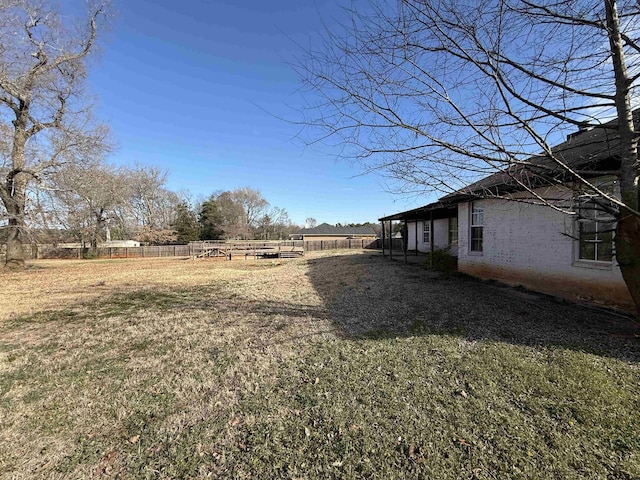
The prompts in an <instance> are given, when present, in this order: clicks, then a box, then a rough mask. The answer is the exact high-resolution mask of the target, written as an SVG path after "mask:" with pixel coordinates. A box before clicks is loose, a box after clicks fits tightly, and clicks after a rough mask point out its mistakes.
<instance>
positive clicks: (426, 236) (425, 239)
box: [422, 220, 431, 244]
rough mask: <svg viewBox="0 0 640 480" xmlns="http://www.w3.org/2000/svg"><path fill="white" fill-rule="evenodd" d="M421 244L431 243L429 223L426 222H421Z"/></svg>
mask: <svg viewBox="0 0 640 480" xmlns="http://www.w3.org/2000/svg"><path fill="white" fill-rule="evenodd" d="M422 243H428V244H430V243H431V223H430V222H428V221H426V220H425V221H424V222H422Z"/></svg>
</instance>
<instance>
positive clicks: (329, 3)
mask: <svg viewBox="0 0 640 480" xmlns="http://www.w3.org/2000/svg"><path fill="white" fill-rule="evenodd" d="M115 6H116V9H117V17H116V18H115V20H114V21H113V27H112V29H111V31H110V33H109V34H108V35H107V37H106V39H105V41H104V42H103V47H102V54H101V58H100V60H99V62H97V63H96V64H95V65H94V66H93V67H92V69H91V75H90V78H89V82H90V89H91V91H92V92H94V93H95V94H97V96H98V99H99V100H98V109H97V114H98V116H99V118H101V119H102V120H104V121H107V122H108V123H109V124H110V126H111V129H112V132H113V136H114V139H115V141H116V143H117V145H118V149H117V151H116V152H115V153H114V154H113V155H112V157H111V160H112V161H113V162H114V163H118V164H134V163H139V164H148V165H155V166H158V167H161V168H162V169H164V170H166V171H167V172H168V173H169V185H168V186H169V188H171V189H173V190H188V191H190V192H191V193H192V194H193V196H194V197H198V196H208V195H210V194H211V193H212V192H214V191H218V190H231V189H234V188H237V187H242V186H250V187H252V188H256V189H259V190H260V191H261V192H262V194H263V195H264V197H265V198H266V199H267V200H268V201H269V202H270V203H271V204H272V205H274V206H278V207H282V208H285V209H286V210H287V211H288V212H289V215H290V217H291V219H292V220H293V221H294V222H297V223H300V224H302V223H304V220H305V218H306V217H314V218H316V219H317V220H318V222H319V223H321V222H325V221H326V222H328V223H336V222H341V223H346V222H364V221H376V219H377V218H379V217H380V216H382V215H385V214H390V213H393V212H396V211H400V210H404V209H408V208H413V207H415V206H418V205H422V204H425V203H427V202H428V201H429V200H430V199H428V198H426V197H423V198H415V197H412V198H402V197H396V196H392V195H391V194H389V193H387V192H386V191H385V188H384V182H383V181H382V179H381V178H379V177H377V176H375V175H367V176H362V175H360V173H361V172H360V170H359V168H358V167H357V166H353V165H350V164H348V163H347V162H345V161H344V160H340V159H338V158H337V157H336V155H335V153H334V154H332V152H331V151H327V148H326V147H322V148H320V147H305V145H304V143H303V142H301V141H300V140H296V139H295V136H296V133H297V131H298V128H297V127H296V126H295V125H292V124H289V123H287V122H285V121H283V120H281V119H279V118H277V117H284V118H291V119H296V118H299V114H298V113H296V109H297V108H298V107H300V106H301V105H302V103H303V99H302V96H301V95H302V94H301V93H300V91H299V89H300V84H299V82H298V77H297V75H296V73H295V72H294V71H293V69H292V68H291V67H290V66H289V65H288V62H292V61H295V58H296V56H297V55H300V54H301V53H302V51H303V50H304V49H305V48H308V47H310V46H312V45H314V43H315V42H316V41H317V38H318V33H319V32H320V30H321V29H322V23H321V19H323V20H324V21H326V22H330V21H331V19H332V18H339V16H340V9H339V8H338V0H316V1H315V2H312V1H300V0H272V1H269V2H263V1H256V0H245V1H242V2H235V1H231V0H216V1H211V0H209V1H206V0H182V1H177V0H158V1H147V0H126V1H125V0H120V1H116V3H115Z"/></svg>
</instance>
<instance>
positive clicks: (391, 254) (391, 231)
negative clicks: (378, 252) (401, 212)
mask: <svg viewBox="0 0 640 480" xmlns="http://www.w3.org/2000/svg"><path fill="white" fill-rule="evenodd" d="M389 260H393V220H389Z"/></svg>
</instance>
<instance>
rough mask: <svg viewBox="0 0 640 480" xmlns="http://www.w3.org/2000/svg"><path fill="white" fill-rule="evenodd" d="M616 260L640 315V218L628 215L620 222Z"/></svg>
mask: <svg viewBox="0 0 640 480" xmlns="http://www.w3.org/2000/svg"><path fill="white" fill-rule="evenodd" d="M616 259H617V261H618V265H619V266H620V271H621V272H622V278H624V281H625V283H626V284H627V287H628V288H629V293H630V294H631V298H632V299H633V301H634V303H635V305H636V311H637V312H638V315H640V218H638V217H636V216H633V215H627V216H626V217H624V218H623V219H621V220H620V221H618V226H617V227H616Z"/></svg>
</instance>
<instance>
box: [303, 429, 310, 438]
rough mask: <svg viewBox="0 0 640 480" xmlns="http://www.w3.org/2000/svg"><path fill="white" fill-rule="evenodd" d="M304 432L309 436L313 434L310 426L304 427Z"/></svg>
mask: <svg viewBox="0 0 640 480" xmlns="http://www.w3.org/2000/svg"><path fill="white" fill-rule="evenodd" d="M304 434H305V435H306V436H307V437H310V436H311V430H309V427H304Z"/></svg>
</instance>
